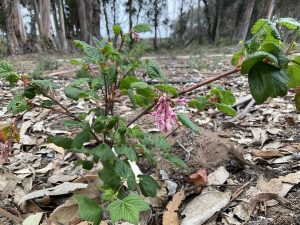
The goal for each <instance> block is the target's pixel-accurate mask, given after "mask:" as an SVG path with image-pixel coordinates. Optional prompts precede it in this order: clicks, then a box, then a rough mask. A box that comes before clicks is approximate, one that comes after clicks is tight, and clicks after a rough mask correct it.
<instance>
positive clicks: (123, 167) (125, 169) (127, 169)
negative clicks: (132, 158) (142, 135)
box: [115, 159, 137, 190]
mask: <svg viewBox="0 0 300 225" xmlns="http://www.w3.org/2000/svg"><path fill="white" fill-rule="evenodd" d="M115 171H116V173H117V175H119V176H120V177H123V178H124V179H125V180H126V181H127V185H128V188H129V189H130V190H134V189H135V188H136V186H137V183H136V180H135V175H134V173H133V171H132V169H131V166H130V165H129V163H128V161H127V160H120V159H117V160H116V165H115Z"/></svg>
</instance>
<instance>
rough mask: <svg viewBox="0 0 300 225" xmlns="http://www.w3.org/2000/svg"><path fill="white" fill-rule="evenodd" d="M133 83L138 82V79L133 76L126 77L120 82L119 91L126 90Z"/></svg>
mask: <svg viewBox="0 0 300 225" xmlns="http://www.w3.org/2000/svg"><path fill="white" fill-rule="evenodd" d="M134 82H139V79H137V78H136V77H134V76H127V77H125V78H124V79H123V80H122V81H121V82H120V89H121V90H123V89H124V90H128V89H129V88H130V85H131V84H132V83H134Z"/></svg>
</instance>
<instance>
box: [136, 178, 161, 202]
mask: <svg viewBox="0 0 300 225" xmlns="http://www.w3.org/2000/svg"><path fill="white" fill-rule="evenodd" d="M139 178H140V183H139V186H140V188H141V192H142V194H143V195H144V196H146V197H155V196H156V189H159V185H158V183H157V182H156V181H155V180H154V179H153V178H152V177H151V176H148V175H139Z"/></svg>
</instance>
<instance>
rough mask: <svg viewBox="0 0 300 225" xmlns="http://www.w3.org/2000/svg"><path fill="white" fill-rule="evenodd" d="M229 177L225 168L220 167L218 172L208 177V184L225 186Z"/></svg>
mask: <svg viewBox="0 0 300 225" xmlns="http://www.w3.org/2000/svg"><path fill="white" fill-rule="evenodd" d="M228 177H229V173H228V171H227V170H226V169H225V167H224V166H221V167H219V168H218V169H216V171H214V172H212V173H210V174H209V175H208V176H207V184H208V185H211V184H212V185H220V184H224V183H225V181H226V180H227V178H228Z"/></svg>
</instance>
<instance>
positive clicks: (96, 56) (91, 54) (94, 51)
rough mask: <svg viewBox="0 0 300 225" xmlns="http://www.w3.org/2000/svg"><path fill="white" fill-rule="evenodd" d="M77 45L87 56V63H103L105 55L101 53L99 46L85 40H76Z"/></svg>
mask: <svg viewBox="0 0 300 225" xmlns="http://www.w3.org/2000/svg"><path fill="white" fill-rule="evenodd" d="M74 43H75V46H76V47H77V48H80V49H82V50H83V51H84V53H85V55H86V57H85V58H84V59H85V61H86V62H87V63H89V62H92V63H95V64H98V63H103V61H104V59H105V57H104V56H103V55H102V54H101V53H100V51H99V47H98V46H97V47H93V46H91V45H89V44H87V43H85V42H84V41H79V40H75V41H74Z"/></svg>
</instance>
